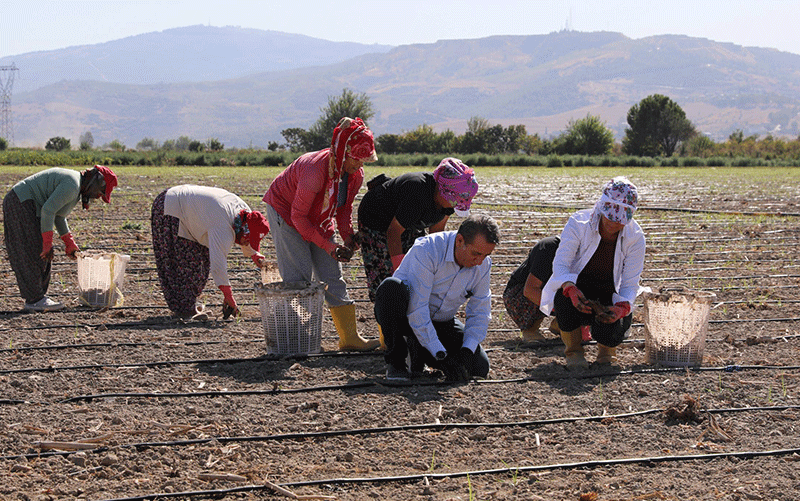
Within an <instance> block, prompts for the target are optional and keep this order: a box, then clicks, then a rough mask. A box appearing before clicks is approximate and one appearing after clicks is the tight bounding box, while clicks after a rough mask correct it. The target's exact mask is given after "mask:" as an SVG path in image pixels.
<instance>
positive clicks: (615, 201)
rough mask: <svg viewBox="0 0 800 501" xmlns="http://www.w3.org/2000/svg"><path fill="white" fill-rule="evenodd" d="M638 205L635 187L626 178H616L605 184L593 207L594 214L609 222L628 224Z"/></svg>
mask: <svg viewBox="0 0 800 501" xmlns="http://www.w3.org/2000/svg"><path fill="white" fill-rule="evenodd" d="M638 205H639V194H638V192H637V190H636V186H635V185H634V184H633V183H631V182H630V181H628V178H626V177H623V176H618V177H615V178H614V179H612V180H611V181H609V182H608V183H606V186H605V188H603V195H602V196H601V197H600V200H598V201H597V203H596V204H595V206H594V210H595V212H597V213H598V214H600V215H601V216H605V217H606V218H607V219H608V220H609V221H613V222H615V223H622V224H628V223H629V222H630V221H631V219H633V213H634V212H636V207H637V206H638Z"/></svg>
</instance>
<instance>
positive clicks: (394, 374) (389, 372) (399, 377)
mask: <svg viewBox="0 0 800 501" xmlns="http://www.w3.org/2000/svg"><path fill="white" fill-rule="evenodd" d="M386 379H387V380H389V381H409V380H411V374H410V373H409V372H408V371H407V370H406V368H405V367H402V368H398V367H395V366H394V365H392V364H387V365H386Z"/></svg>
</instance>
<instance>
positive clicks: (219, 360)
mask: <svg viewBox="0 0 800 501" xmlns="http://www.w3.org/2000/svg"><path fill="white" fill-rule="evenodd" d="M793 320H798V319H793ZM734 321H737V320H730V321H728V320H725V321H720V322H734ZM742 321H744V320H742ZM641 325H642V324H633V325H632V327H641ZM511 331H516V329H494V330H492V332H511ZM796 338H800V334H793V335H782V336H772V337H766V339H770V340H774V341H785V340H788V339H796ZM261 341H262V340H261V339H252V340H237V341H235V342H238V343H256V342H261ZM724 341H725V340H724V339H707V340H706V342H724ZM230 342H231V341H203V342H200V341H197V342H188V343H185V344H184V346H195V345H209V344H225V343H230ZM623 342H624V343H643V342H644V340H642V339H626V340H625V341H623ZM593 343H594V342H590V343H586V344H593ZM528 344H529V345H530V347H532V348H545V347H551V346H560V345H561V341H560V340H559V339H558V338H554V339H553V340H552V341H545V342H540V343H528ZM154 345H157V343H89V344H76V345H69V344H68V345H55V346H33V347H28V348H6V349H3V350H0V353H1V352H17V351H27V350H51V349H69V348H81V347H93V346H100V347H105V346H111V347H118V346H119V347H122V346H133V347H137V346H154ZM502 349H503V348H488V349H486V351H487V352H492V351H496V350H502ZM380 355H382V353H381V352H339V351H332V352H322V353H311V354H298V355H262V356H259V357H254V358H211V359H189V360H162V361H155V362H136V363H125V364H122V363H119V364H84V365H71V366H59V367H53V366H51V367H25V368H20V369H4V370H0V375H4V374H21V373H31V372H56V371H66V370H101V369H135V368H139V367H170V366H173V365H195V364H238V363H246V362H271V361H280V360H306V359H314V358H345V357H369V356H380ZM753 367H761V366H753ZM776 367H780V366H776ZM698 369H708V368H698ZM0 403H2V402H1V401H0Z"/></svg>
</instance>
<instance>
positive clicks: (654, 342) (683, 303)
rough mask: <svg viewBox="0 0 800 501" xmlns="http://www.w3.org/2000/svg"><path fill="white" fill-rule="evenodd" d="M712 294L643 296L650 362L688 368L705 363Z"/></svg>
mask: <svg viewBox="0 0 800 501" xmlns="http://www.w3.org/2000/svg"><path fill="white" fill-rule="evenodd" d="M716 298H717V296H716V294H714V293H713V292H703V291H690V290H679V291H668V292H663V291H662V292H660V293H652V292H648V293H645V295H644V327H645V352H646V354H647V363H651V364H652V363H659V364H662V365H668V366H675V367H687V366H699V365H701V364H702V362H703V351H704V350H705V345H706V334H707V333H708V317H709V313H710V311H711V303H712V302H713V301H714V300H716Z"/></svg>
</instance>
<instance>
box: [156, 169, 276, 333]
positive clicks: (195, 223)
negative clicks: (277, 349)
mask: <svg viewBox="0 0 800 501" xmlns="http://www.w3.org/2000/svg"><path fill="white" fill-rule="evenodd" d="M150 222H151V227H152V233H153V253H154V254H155V258H156V268H157V269H158V279H159V281H160V282H161V291H162V292H163V293H164V299H165V300H166V302H167V306H168V307H169V309H170V310H171V311H172V312H173V314H174V315H175V316H178V317H181V318H194V319H196V320H206V319H207V318H208V314H207V313H206V312H205V311H204V308H203V306H202V305H198V304H197V298H198V297H200V294H202V292H203V289H205V286H206V282H207V281H208V275H209V273H210V274H211V277H212V278H213V279H214V283H215V284H217V287H219V289H220V291H222V295H223V297H224V301H223V305H222V312H223V317H224V318H228V317H229V316H230V315H239V307H238V306H237V304H236V300H235V299H234V297H233V292H232V290H231V283H230V280H229V279H228V253H229V252H230V250H231V248H233V244H234V243H236V244H238V245H239V246H240V247H241V248H242V252H243V253H244V255H245V256H247V257H250V258H251V259H252V260H253V262H254V263H255V264H256V266H258V267H261V266H263V264H264V256H263V255H261V254H260V253H259V252H258V251H259V246H260V243H261V239H262V238H263V237H264V235H266V234H267V233H268V232H269V225H268V224H267V221H266V219H265V218H264V216H263V215H262V214H261V213H260V212H252V211H251V210H250V207H249V206H248V205H247V204H246V203H245V202H244V200H242V199H241V198H239V197H238V196H236V195H234V194H233V193H230V192H229V191H226V190H223V189H222V188H211V187H208V186H196V185H191V184H183V185H180V186H173V187H172V188H169V189H167V190H164V191H163V192H161V194H159V195H158V196H157V197H156V199H155V200H154V201H153V209H152V212H151V218H150Z"/></svg>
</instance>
